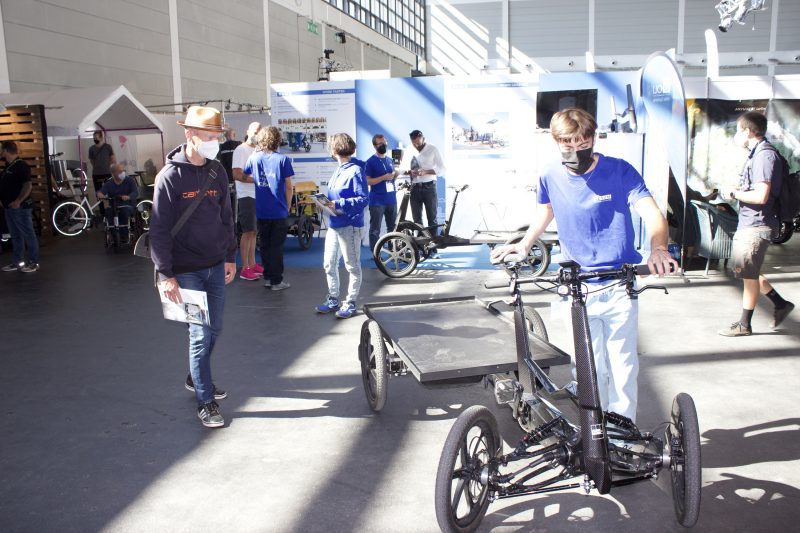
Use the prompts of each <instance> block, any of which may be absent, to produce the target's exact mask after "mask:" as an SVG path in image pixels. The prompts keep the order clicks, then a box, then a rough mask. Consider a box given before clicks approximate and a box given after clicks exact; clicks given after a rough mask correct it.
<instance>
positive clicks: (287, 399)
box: [0, 234, 800, 533]
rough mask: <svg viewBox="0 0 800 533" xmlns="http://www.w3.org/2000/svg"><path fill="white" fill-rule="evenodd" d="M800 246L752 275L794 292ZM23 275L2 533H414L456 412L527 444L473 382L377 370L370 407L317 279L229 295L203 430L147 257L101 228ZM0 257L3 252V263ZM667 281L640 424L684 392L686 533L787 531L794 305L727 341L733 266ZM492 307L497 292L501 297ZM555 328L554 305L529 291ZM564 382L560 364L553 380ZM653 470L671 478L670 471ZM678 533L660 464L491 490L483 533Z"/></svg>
mask: <svg viewBox="0 0 800 533" xmlns="http://www.w3.org/2000/svg"><path fill="white" fill-rule="evenodd" d="M799 249H800V237H795V238H794V239H793V240H792V241H790V242H789V243H788V244H787V245H785V246H773V247H772V249H771V251H770V256H769V258H768V265H767V267H766V272H768V273H769V276H770V279H772V280H773V281H774V282H775V285H776V287H777V288H778V290H779V291H780V292H781V293H782V294H783V295H784V296H785V297H787V298H788V299H791V300H794V301H795V302H800V284H798V283H797V281H798V279H799V278H800V267H798V265H800V254H798V251H800V250H799ZM42 252H43V254H42V255H43V257H42V270H41V271H40V272H38V273H36V274H31V275H25V274H18V273H2V274H1V275H0V331H2V370H1V371H0V387H1V388H0V390H2V391H3V398H4V401H3V407H2V410H1V411H0V413H1V414H0V417H1V418H0V434H1V435H2V437H1V438H2V441H1V442H2V446H1V449H2V453H0V481H1V482H0V531H4V532H17V531H19V532H50V531H53V532H55V531H58V532H70V531H75V532H91V531H115V532H128V531H130V532H134V531H135V532H139V531H147V532H150V531H187V532H189V531H192V532H193V531H200V530H201V529H202V530H216V531H235V532H298V533H300V532H303V533H305V532H313V531H320V532H322V531H326V532H329V531H336V532H339V531H342V532H346V531H367V532H393V531H397V532H412V531H413V532H428V531H437V530H438V527H437V523H436V517H435V514H434V506H433V491H434V478H435V472H436V466H437V463H438V458H439V454H440V452H441V448H442V444H443V443H444V440H445V437H446V435H447V432H448V431H449V429H450V427H451V425H452V423H453V421H454V419H455V417H456V416H457V415H458V414H459V413H460V412H461V411H462V410H463V409H464V408H465V407H467V406H470V405H473V404H484V405H487V406H489V407H490V408H491V409H492V410H493V411H494V412H495V413H496V414H497V416H498V419H499V420H500V423H501V431H502V433H503V436H504V438H505V441H506V443H507V445H508V443H512V444H513V443H515V442H516V440H517V439H518V438H519V436H520V431H519V429H518V428H517V427H516V426H515V424H514V422H513V420H512V419H511V417H510V414H509V413H510V412H509V411H508V410H507V409H506V408H500V407H496V406H494V401H493V399H492V397H491V396H490V394H489V393H487V392H486V391H484V390H483V388H482V387H481V386H480V385H470V386H464V387H458V388H443V389H430V388H424V387H422V386H420V385H419V384H418V383H417V382H416V381H415V380H414V379H413V378H411V377H405V378H392V379H390V381H389V399H388V402H387V405H386V407H385V409H384V411H383V412H382V413H380V414H377V415H376V414H373V413H372V412H371V411H370V410H369V407H368V406H367V403H366V401H365V399H364V393H363V390H362V386H361V377H360V373H359V364H358V360H357V351H356V348H357V344H358V339H359V329H360V327H361V324H362V322H363V320H364V317H363V315H359V316H358V317H357V318H354V319H351V320H336V319H334V318H333V317H332V316H318V315H316V314H314V312H313V306H314V305H315V304H317V303H318V302H319V301H320V299H321V298H322V297H323V296H324V294H325V280H324V276H323V273H322V269H321V268H315V269H313V270H312V269H307V270H290V271H288V272H287V279H288V280H289V281H290V282H291V283H292V285H293V286H292V288H291V289H289V290H287V291H283V292H280V293H272V292H268V291H265V290H264V289H263V288H262V287H261V285H260V284H258V283H249V282H244V281H241V280H238V279H237V280H236V281H235V282H234V283H233V284H232V285H230V286H229V291H228V293H227V294H228V303H227V308H226V314H225V321H226V325H225V332H224V334H223V336H222V338H221V339H220V342H219V344H218V346H217V350H216V353H215V356H214V364H213V367H214V376H215V381H216V382H217V383H218V384H219V385H220V386H221V387H223V388H225V389H228V390H229V392H230V397H229V398H228V399H227V400H224V401H223V402H221V405H222V409H223V413H224V415H225V417H226V421H227V424H226V427H225V428H223V429H220V430H209V429H205V428H203V427H202V426H201V424H200V422H199V421H198V419H197V417H196V416H195V411H194V397H193V395H192V394H190V393H189V392H187V391H186V390H185V389H184V388H183V380H184V377H185V375H186V368H187V363H186V355H185V352H186V342H187V340H186V332H185V330H184V329H182V328H181V327H180V326H177V325H174V324H170V323H167V322H166V321H164V320H163V319H161V318H160V306H159V304H158V301H157V299H156V295H155V292H154V291H153V289H152V286H151V285H150V284H149V282H150V280H151V279H152V278H151V267H150V265H149V263H148V262H146V261H144V260H141V259H138V258H134V257H132V256H129V255H118V256H107V255H106V254H105V253H104V251H103V249H102V245H101V243H100V241H99V236H98V235H96V234H95V235H87V236H84V237H79V238H75V239H72V240H68V239H61V240H55V241H53V242H51V243H50V244H49V245H47V246H46V247H44V248H43V250H42ZM0 260H2V261H1V262H2V263H3V264H5V263H7V262H10V254H9V253H4V254H2V256H0ZM689 274H690V277H691V278H692V279H691V283H688V284H687V283H684V281H682V280H680V279H671V280H668V281H666V282H665V283H666V284H667V285H668V286H669V288H670V294H669V296H665V295H663V294H660V293H656V292H655V291H650V292H648V293H645V294H644V295H643V296H642V297H641V307H640V309H641V318H640V331H641V335H640V344H641V346H640V349H641V364H642V369H641V374H640V380H639V390H640V407H639V425H640V426H641V427H642V428H643V429H651V428H654V427H655V426H656V425H658V424H659V423H660V422H661V421H663V420H666V419H667V416H668V413H669V409H670V406H671V403H672V399H673V397H674V396H675V394H677V393H678V392H680V391H685V392H688V393H690V394H691V395H692V396H693V397H694V400H695V402H696V405H697V410H698V414H699V420H700V426H701V433H702V437H703V447H702V455H703V491H702V498H703V500H702V506H701V514H700V520H699V522H698V524H697V526H696V530H698V531H714V532H716V531H720V532H721V531H725V532H728V531H734V530H735V531H790V530H796V528H797V521H798V519H800V438H798V436H799V435H800V431H799V430H800V411H798V407H797V406H798V405H800V387H798V382H799V381H798V378H799V377H800V357H799V355H800V342H799V341H798V334H800V311H798V312H797V313H795V314H794V315H793V316H790V317H789V319H787V321H786V323H785V325H784V326H783V327H781V329H780V330H779V331H775V332H773V331H770V330H769V329H768V328H767V324H768V323H769V320H770V316H771V306H769V305H768V304H766V302H765V300H763V299H762V301H760V305H759V308H758V309H757V311H756V315H755V318H754V328H755V330H756V332H757V334H756V335H753V336H752V337H749V338H738V339H728V338H723V337H720V336H718V335H717V334H716V330H717V329H719V328H721V327H723V326H726V325H727V324H729V323H730V322H733V321H734V320H736V319H737V318H738V314H739V308H740V291H741V289H740V284H739V283H737V282H736V281H735V280H733V279H732V278H731V277H730V276H729V273H723V272H712V275H711V276H710V278H709V279H700V278H699V277H698V276H699V274H702V271H700V272H698V271H692V272H690V273H689ZM498 275H500V274H498V273H496V272H491V271H479V270H465V271H448V270H442V271H436V272H433V271H424V270H422V271H418V272H417V273H416V274H415V275H414V276H412V277H410V278H407V279H404V280H388V279H386V278H384V277H383V276H382V275H381V274H380V273H379V272H378V271H377V270H375V269H368V270H367V271H366V276H365V282H364V286H363V291H362V295H363V299H362V303H363V302H369V301H377V300H381V301H386V300H406V299H415V298H428V297H442V296H448V295H471V294H479V295H480V294H487V291H486V290H485V289H483V288H482V282H483V280H485V279H486V278H487V277H488V276H498ZM498 297H499V296H498ZM526 297H527V301H529V302H532V303H534V304H536V305H537V306H540V307H541V313H542V315H543V317H544V319H545V321H546V323H547V326H548V329H549V331H550V334H551V337H552V338H553V340H555V341H556V343H562V344H563V339H564V331H563V330H562V328H561V325H560V322H559V321H557V320H553V319H551V317H550V315H549V312H548V310H547V309H548V303H549V302H550V301H551V299H552V297H550V296H549V295H547V294H544V293H538V292H533V291H530V292H529V294H528V295H527V296H526ZM553 375H554V377H556V378H557V379H566V367H562V368H559V369H557V370H554V372H553ZM665 474H666V472H665ZM612 529H613V530H614V531H637V532H638V531H643V530H647V531H650V532H660V531H677V530H680V529H681V528H680V527H679V526H678V525H677V523H676V522H675V519H674V513H673V509H672V499H671V495H670V489H669V476H668V474H667V475H665V476H662V477H661V478H660V479H659V480H658V481H657V482H645V483H640V484H637V485H633V486H629V487H623V488H620V489H618V490H615V491H614V492H613V493H612V494H611V495H609V496H606V497H600V496H597V495H595V494H592V495H589V496H586V495H584V494H582V493H580V492H566V493H554V494H551V495H547V496H540V497H527V498H520V499H512V500H505V501H503V502H497V503H495V504H493V505H492V506H490V508H489V513H488V515H487V516H486V518H485V519H484V522H483V525H482V528H481V531H493V532H510V531H598V530H599V531H609V530H612Z"/></svg>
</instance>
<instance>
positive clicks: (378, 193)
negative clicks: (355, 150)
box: [364, 133, 397, 250]
mask: <svg viewBox="0 0 800 533" xmlns="http://www.w3.org/2000/svg"><path fill="white" fill-rule="evenodd" d="M372 146H374V147H375V155H373V156H372V157H370V158H369V159H367V164H366V169H365V172H364V174H365V175H366V176H367V183H368V184H369V249H370V250H374V249H375V244H377V242H378V237H380V236H381V222H383V221H384V220H385V221H386V230H387V231H393V230H394V223H395V219H396V218H397V195H396V194H395V188H394V179H395V178H396V177H397V171H396V170H395V169H394V165H393V164H392V158H391V157H386V149H387V147H388V143H387V142H386V137H384V136H383V134H380V133H378V134H376V135H373V137H372Z"/></svg>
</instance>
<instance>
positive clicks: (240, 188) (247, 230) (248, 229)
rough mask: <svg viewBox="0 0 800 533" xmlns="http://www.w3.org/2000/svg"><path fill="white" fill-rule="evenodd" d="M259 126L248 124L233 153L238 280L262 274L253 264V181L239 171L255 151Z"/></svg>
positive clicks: (254, 259)
mask: <svg viewBox="0 0 800 533" xmlns="http://www.w3.org/2000/svg"><path fill="white" fill-rule="evenodd" d="M260 129H261V124H259V123H258V122H251V123H250V125H249V126H248V127H247V137H246V138H245V141H244V142H243V143H242V144H240V145H239V146H237V147H236V150H234V151H233V165H232V167H233V179H234V180H235V182H236V197H237V198H238V200H237V207H238V210H239V217H238V222H239V226H240V227H241V229H242V240H241V241H240V243H239V254H240V255H241V256H242V271H241V272H240V273H239V277H240V278H242V279H246V280H248V281H255V280H257V279H258V278H260V277H261V275H262V274H263V273H264V268H263V267H262V266H261V265H259V264H258V263H256V187H255V184H254V183H253V178H252V177H251V176H249V175H247V174H244V173H243V172H242V169H243V168H244V164H245V163H247V159H248V158H249V157H250V155H251V154H252V153H253V152H255V149H256V133H258V131H259V130H260Z"/></svg>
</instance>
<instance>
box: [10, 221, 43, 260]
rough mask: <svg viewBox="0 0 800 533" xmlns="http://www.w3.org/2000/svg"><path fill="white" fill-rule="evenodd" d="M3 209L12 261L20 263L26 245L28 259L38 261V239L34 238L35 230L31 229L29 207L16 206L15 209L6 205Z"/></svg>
mask: <svg viewBox="0 0 800 533" xmlns="http://www.w3.org/2000/svg"><path fill="white" fill-rule="evenodd" d="M5 211H6V224H7V225H8V233H9V234H11V244H12V246H13V256H14V263H16V264H20V263H22V262H23V261H24V260H25V248H26V247H27V249H28V261H29V262H31V263H38V262H39V241H38V239H37V238H36V232H35V231H33V217H32V215H31V209H30V208H27V207H18V208H17V209H12V208H10V207H6V209H5Z"/></svg>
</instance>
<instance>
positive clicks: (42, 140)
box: [0, 105, 53, 239]
mask: <svg viewBox="0 0 800 533" xmlns="http://www.w3.org/2000/svg"><path fill="white" fill-rule="evenodd" d="M2 141H14V142H16V143H17V148H18V149H19V157H20V158H21V159H23V160H25V162H26V163H28V166H29V167H30V168H31V181H32V185H33V189H32V191H31V198H32V199H33V216H34V225H35V226H36V225H39V227H40V228H41V236H42V238H45V239H46V238H48V237H50V236H52V235H53V223H52V221H51V216H50V215H51V212H52V211H51V210H52V195H51V194H50V191H51V187H50V183H51V181H50V168H49V165H48V161H47V154H48V152H49V148H48V145H47V124H46V122H45V118H44V106H42V105H32V106H19V107H16V106H13V107H8V108H6V110H5V111H3V112H0V142H2Z"/></svg>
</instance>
